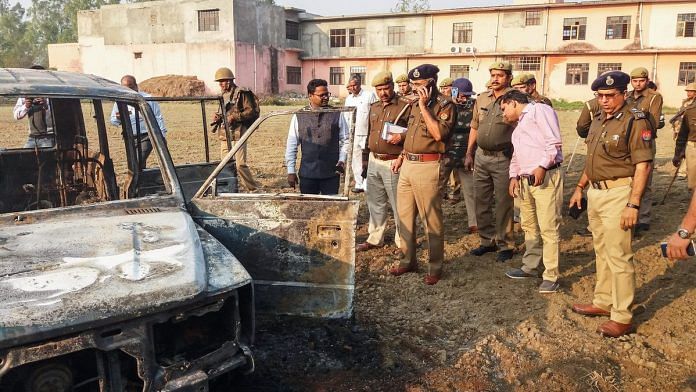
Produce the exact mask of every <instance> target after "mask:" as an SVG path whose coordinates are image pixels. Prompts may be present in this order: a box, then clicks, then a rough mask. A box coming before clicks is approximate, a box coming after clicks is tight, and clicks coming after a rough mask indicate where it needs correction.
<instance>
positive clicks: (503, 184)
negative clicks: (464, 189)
mask: <svg viewBox="0 0 696 392" xmlns="http://www.w3.org/2000/svg"><path fill="white" fill-rule="evenodd" d="M509 185H510V159H509V158H507V157H505V156H503V155H495V156H488V155H484V154H483V152H482V151H481V149H480V148H479V149H478V150H476V158H475V159H474V195H475V203H476V222H477V223H478V232H479V237H480V238H481V245H482V246H491V245H494V244H495V245H498V248H499V250H509V249H512V248H513V247H514V239H513V237H512V197H510V194H509V193H508V188H509ZM494 200H495V217H494V212H493V204H494V203H493V201H494Z"/></svg>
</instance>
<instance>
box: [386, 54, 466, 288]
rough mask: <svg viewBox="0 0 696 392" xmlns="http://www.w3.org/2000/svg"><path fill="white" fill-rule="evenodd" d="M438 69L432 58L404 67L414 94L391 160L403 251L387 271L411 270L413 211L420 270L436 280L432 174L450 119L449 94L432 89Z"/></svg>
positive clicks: (438, 237) (437, 206)
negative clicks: (419, 231) (422, 244)
mask: <svg viewBox="0 0 696 392" xmlns="http://www.w3.org/2000/svg"><path fill="white" fill-rule="evenodd" d="M439 71H440V69H439V68H438V67H436V66H435V65H432V64H422V65H419V66H418V67H416V68H414V69H412V70H411V71H409V73H408V76H409V79H410V80H411V82H412V84H413V88H414V90H415V91H416V93H417V95H418V100H417V101H416V102H414V103H413V106H412V108H411V116H409V120H408V131H407V133H406V138H405V140H404V150H403V152H402V154H401V155H400V156H399V158H398V159H395V160H394V161H392V162H393V163H392V171H394V172H395V173H398V172H399V170H400V171H401V175H400V176H399V185H398V186H397V196H396V200H397V201H396V205H397V208H398V213H399V235H400V236H401V252H402V254H403V257H402V259H401V261H400V263H399V266H398V267H394V268H392V269H391V270H390V271H389V273H390V274H392V275H394V276H399V275H403V274H405V273H407V272H413V271H415V270H416V267H417V259H416V216H418V215H419V216H420V219H421V221H422V222H423V224H424V226H425V233H426V235H427V237H428V250H429V252H428V253H429V257H430V262H429V264H428V274H427V275H426V276H425V284H428V285H433V284H436V283H437V282H439V281H440V278H441V276H442V263H443V261H444V256H445V255H444V252H445V240H444V235H443V216H442V199H441V198H440V193H439V189H438V180H439V177H440V160H441V159H442V158H443V154H444V152H445V151H446V146H447V141H448V140H449V137H450V130H451V129H452V126H453V125H454V124H453V123H454V107H453V106H454V105H452V99H451V98H450V97H445V96H444V95H442V94H441V93H440V92H439V91H438V90H437V73H438V72H439Z"/></svg>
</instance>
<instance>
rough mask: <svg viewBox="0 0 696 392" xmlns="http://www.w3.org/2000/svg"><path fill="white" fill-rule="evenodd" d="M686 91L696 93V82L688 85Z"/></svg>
mask: <svg viewBox="0 0 696 392" xmlns="http://www.w3.org/2000/svg"><path fill="white" fill-rule="evenodd" d="M684 90H686V91H696V82H691V83H689V84H687V85H686V88H684Z"/></svg>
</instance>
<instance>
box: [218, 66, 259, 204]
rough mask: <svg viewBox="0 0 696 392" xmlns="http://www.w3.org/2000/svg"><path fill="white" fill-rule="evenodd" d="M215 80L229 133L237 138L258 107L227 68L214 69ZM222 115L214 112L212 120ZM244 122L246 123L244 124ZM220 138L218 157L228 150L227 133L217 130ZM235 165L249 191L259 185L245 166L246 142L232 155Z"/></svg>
mask: <svg viewBox="0 0 696 392" xmlns="http://www.w3.org/2000/svg"><path fill="white" fill-rule="evenodd" d="M215 81H216V82H218V84H219V85H220V90H221V93H222V97H223V100H224V102H225V115H226V116H227V123H228V124H229V126H230V134H231V135H232V137H233V139H234V140H239V138H241V137H242V135H243V134H244V132H246V130H247V125H251V124H248V122H249V120H251V119H254V118H257V117H258V112H255V108H256V109H258V107H257V106H256V105H255V104H253V103H252V102H251V100H255V99H256V98H254V93H252V92H251V90H249V89H246V88H243V87H239V86H237V85H236V84H234V73H232V70H230V69H229V68H219V69H218V70H217V71H215ZM221 117H222V115H221V114H220V113H215V117H214V121H215V122H219V121H220V119H221ZM245 124H246V125H245ZM218 137H219V138H220V141H221V143H220V157H221V158H222V157H224V156H225V155H227V153H228V152H229V149H228V148H227V135H226V134H225V132H224V130H223V131H220V132H218ZM234 158H235V161H236V165H237V175H238V176H239V180H240V182H241V183H242V185H243V186H244V187H245V188H246V189H248V190H249V191H254V190H256V188H258V187H259V185H258V183H257V182H256V180H254V176H253V175H252V174H251V170H250V169H249V166H247V144H246V143H245V144H244V146H243V147H242V148H241V149H240V150H239V151H238V152H237V153H236V154H235V156H234Z"/></svg>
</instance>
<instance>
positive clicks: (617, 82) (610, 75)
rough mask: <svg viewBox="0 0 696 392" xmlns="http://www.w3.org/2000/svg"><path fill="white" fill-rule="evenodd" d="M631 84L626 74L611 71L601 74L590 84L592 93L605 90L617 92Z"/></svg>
mask: <svg viewBox="0 0 696 392" xmlns="http://www.w3.org/2000/svg"><path fill="white" fill-rule="evenodd" d="M629 83H631V77H630V76H628V74H627V73H625V72H621V71H611V72H606V73H603V74H601V75H600V76H599V77H598V78H597V79H595V81H594V82H592V86H591V88H592V91H597V90H606V89H611V88H615V89H617V90H619V91H623V90H625V89H626V86H628V84H629Z"/></svg>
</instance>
